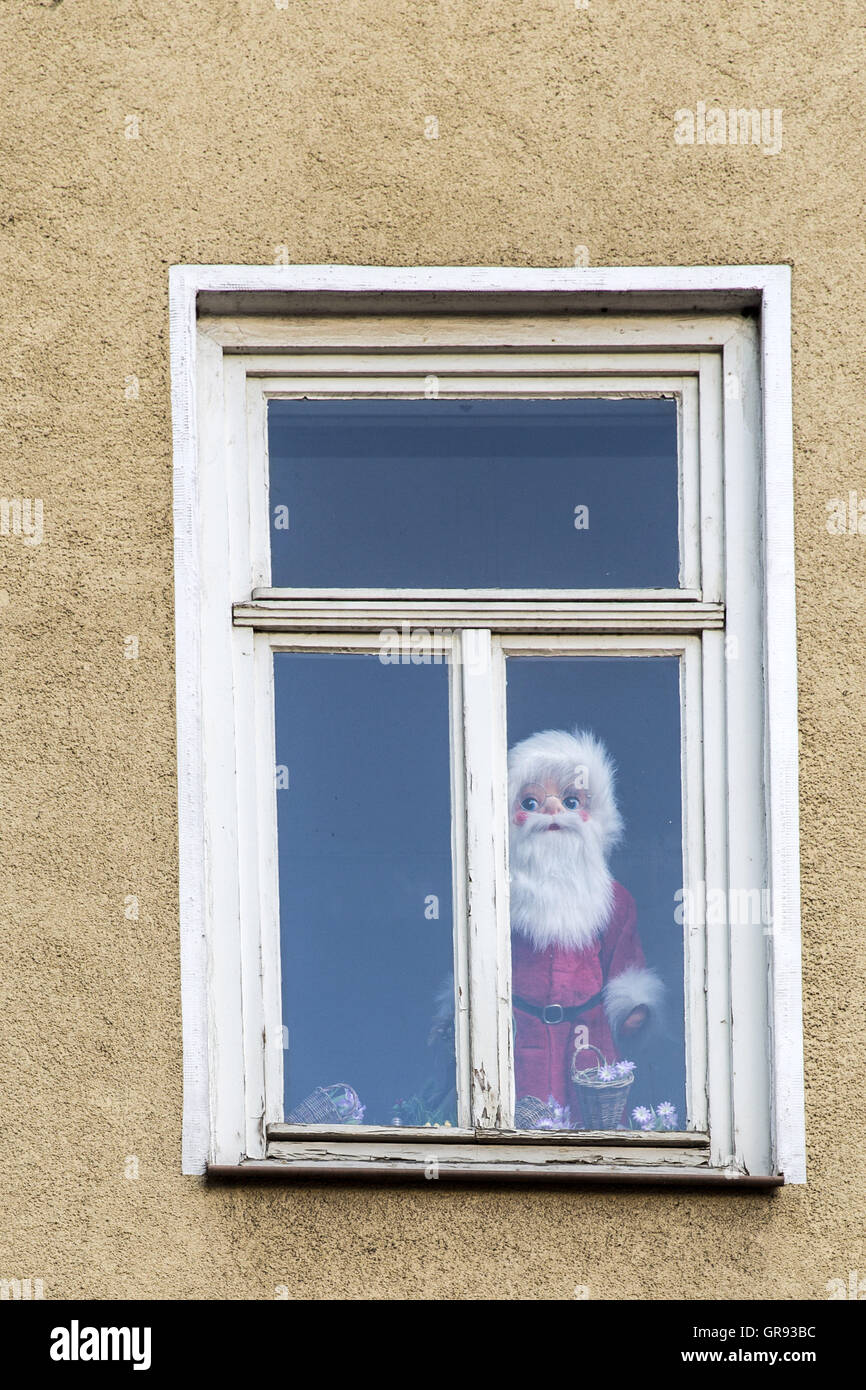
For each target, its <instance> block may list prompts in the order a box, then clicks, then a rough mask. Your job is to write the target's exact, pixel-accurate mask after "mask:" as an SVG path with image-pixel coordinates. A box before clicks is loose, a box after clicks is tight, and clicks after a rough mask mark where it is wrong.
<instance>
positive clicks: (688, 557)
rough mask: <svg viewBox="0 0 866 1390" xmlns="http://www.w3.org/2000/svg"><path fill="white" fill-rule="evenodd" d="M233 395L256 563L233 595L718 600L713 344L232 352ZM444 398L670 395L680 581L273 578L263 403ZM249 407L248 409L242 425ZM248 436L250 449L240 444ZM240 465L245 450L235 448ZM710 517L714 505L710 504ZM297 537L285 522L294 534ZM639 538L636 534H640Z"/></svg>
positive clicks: (716, 364)
mask: <svg viewBox="0 0 866 1390" xmlns="http://www.w3.org/2000/svg"><path fill="white" fill-rule="evenodd" d="M224 371H225V386H226V400H227V403H228V406H229V410H230V412H231V415H232V420H233V422H235V421H236V427H235V429H234V431H233V437H234V439H235V441H236V444H237V446H238V452H239V455H240V453H241V452H245V453H246V459H244V461H243V462H244V464H245V465H247V466H248V469H249V474H248V476H249V517H250V550H249V562H250V571H249V576H248V580H247V585H246V588H245V591H244V592H242V593H239V594H238V595H237V596H236V599H235V601H236V602H245V601H246V602H249V601H250V600H253V601H255V602H262V603H272V602H274V601H278V600H280V599H284V600H292V601H298V602H300V601H302V600H304V599H306V598H313V599H318V600H325V601H327V602H328V603H329V604H330V605H331V606H333V603H334V602H335V601H342V600H345V601H347V602H349V603H351V604H352V605H353V606H354V605H356V604H359V603H363V602H364V601H365V600H367V599H373V598H376V597H379V598H381V597H382V596H383V595H384V594H388V595H389V596H390V597H393V598H394V599H397V598H403V599H406V600H422V601H423V600H426V599H430V598H434V597H441V598H443V599H445V598H448V599H452V598H455V597H458V596H460V597H463V598H466V599H471V600H473V601H478V600H481V599H484V598H490V599H495V601H496V602H497V604H501V603H503V602H506V601H508V600H509V599H515V598H520V599H524V600H526V601H533V600H537V599H539V598H542V597H548V598H549V597H550V596H551V595H552V594H556V595H557V596H558V597H561V598H563V599H569V598H573V599H575V600H576V599H584V600H585V599H591V598H593V597H597V598H598V599H599V600H602V601H608V602H610V601H614V600H623V601H630V600H638V599H640V600H644V601H651V600H655V601H660V600H663V599H670V600H675V601H677V602H681V601H683V600H702V599H704V600H706V601H709V602H714V603H718V602H719V601H720V589H721V567H720V559H721V549H722V546H721V541H720V538H719V537H718V536H716V535H714V534H712V530H713V526H715V527H716V528H717V527H718V524H719V518H720V511H719V509H718V508H716V509H715V515H714V519H713V520H712V521H711V522H710V523H709V525H708V524H707V522H706V521H705V520H702V499H706V502H707V505H708V506H709V507H710V508H712V503H713V498H714V496H715V497H718V496H719V491H720V487H719V482H720V462H719V452H720V423H719V419H720V395H721V393H720V379H721V362H720V357H719V354H718V353H717V352H704V353H688V352H679V353H653V354H648V355H647V356H646V357H644V356H643V355H642V356H641V357H640V358H636V357H635V355H634V354H626V353H604V354H599V353H587V352H583V353H560V352H552V351H548V352H545V353H543V354H532V353H517V352H511V353H493V352H490V351H487V352H485V353H483V354H453V353H443V352H438V353H430V352H427V353H417V352H414V353H413V352H407V353H403V354H398V355H394V356H393V357H389V356H387V355H382V354H375V355H374V354H366V355H361V354H342V355H340V356H338V357H337V356H334V355H333V354H331V355H328V354H319V353H313V352H311V353H307V354H304V355H303V356H296V357H291V356H288V357H285V358H276V357H271V356H268V357H262V356H258V355H253V356H249V357H248V356H243V357H241V356H235V357H230V358H226V359H225V366H224ZM431 377H432V378H433V379H435V381H436V391H437V397H438V399H440V400H446V399H457V400H459V399H468V400H471V399H476V400H484V399H491V398H493V399H495V398H502V397H509V396H510V397H512V398H517V399H528V398H540V399H545V398H547V399H563V398H575V399H579V400H586V401H590V400H592V399H594V398H595V399H598V398H604V397H607V398H611V397H613V398H616V397H626V398H628V397H632V398H641V397H644V398H647V397H653V396H664V397H669V398H672V399H673V400H674V401H675V402H676V406H677V416H678V420H677V448H678V455H679V457H678V497H677V499H676V505H677V511H678V515H677V534H678V540H679V576H678V577H679V583H678V585H676V586H675V587H671V588H662V587H658V586H650V585H647V586H645V587H639V588H632V589H622V588H616V587H611V586H607V587H605V586H603V585H601V584H598V585H592V586H587V587H582V588H569V587H568V585H567V584H564V585H561V586H560V585H557V586H556V588H542V589H537V588H536V589H525V588H524V589H507V588H495V589H484V588H481V589H477V588H476V589H467V588H461V589H456V588H454V587H453V586H444V587H441V588H436V589H430V588H423V587H414V586H406V585H401V586H399V587H396V588H394V587H387V588H384V587H379V588H376V589H370V588H369V587H368V588H363V587H360V586H358V587H350V588H314V587H312V586H305V587H300V586H297V587H293V588H286V587H280V588H276V587H274V586H273V585H272V582H271V563H270V549H271V547H270V537H271V521H272V517H271V512H270V508H271V505H272V503H273V502H274V501H276V500H278V499H271V498H270V497H269V490H268V483H269V468H268V407H269V404H270V403H271V402H273V401H279V400H281V399H282V400H291V399H302V398H307V399H309V398H318V399H328V398H331V399H341V400H346V399H352V398H355V399H359V400H364V399H366V400H373V399H376V398H382V397H385V398H390V399H401V398H402V399H413V398H415V399H419V400H425V399H429V386H428V383H429V381H430V379H431ZM242 416H245V420H246V429H244V423H243V420H242ZM244 435H246V449H245V450H244V448H243V446H244ZM239 463H240V458H239ZM711 515H712V513H711ZM289 535H290V532H289ZM634 540H635V544H637V543H638V541H639V537H638V536H635V538H634Z"/></svg>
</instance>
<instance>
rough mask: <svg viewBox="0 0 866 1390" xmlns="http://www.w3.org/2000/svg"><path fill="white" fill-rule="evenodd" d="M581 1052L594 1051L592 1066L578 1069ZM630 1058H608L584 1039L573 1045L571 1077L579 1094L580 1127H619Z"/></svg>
mask: <svg viewBox="0 0 866 1390" xmlns="http://www.w3.org/2000/svg"><path fill="white" fill-rule="evenodd" d="M581 1052H594V1053H595V1054H596V1056H597V1057H598V1062H597V1064H596V1066H594V1067H584V1068H580V1069H578V1068H577V1066H576V1063H577V1058H578V1056H579V1055H580V1053H581ZM635 1071H636V1067H635V1064H634V1062H629V1061H625V1060H623V1061H621V1062H609V1061H608V1060H607V1058H606V1057H605V1055H604V1053H603V1052H601V1051H599V1049H598V1048H597V1047H595V1046H593V1044H592V1043H588V1044H586V1045H585V1046H583V1047H577V1046H576V1047H575V1053H574V1059H573V1062H572V1073H571V1079H572V1081H573V1082H574V1084H575V1086H576V1087H577V1090H578V1094H579V1096H580V1108H581V1111H582V1113H583V1121H584V1122H583V1125H582V1126H581V1128H584V1129H599V1130H603V1129H620V1128H621V1127H622V1125H623V1122H624V1120H625V1108H626V1101H627V1099H628V1093H629V1090H630V1089H631V1086H632V1083H633V1081H634V1074H635Z"/></svg>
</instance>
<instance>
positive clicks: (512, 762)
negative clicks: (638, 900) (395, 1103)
mask: <svg viewBox="0 0 866 1390" xmlns="http://www.w3.org/2000/svg"><path fill="white" fill-rule="evenodd" d="M508 798H509V807H510V810H509V845H510V867H511V929H512V937H511V940H512V947H511V950H512V956H511V959H512V1004H513V1009H514V1015H513V1017H514V1070H515V1095H516V1097H517V1099H518V1115H519V1113H520V1108H521V1107H520V1100H521V1098H526V1097H536V1098H538V1099H540V1100H542V1101H544V1102H547V1101H548V1100H549V1099H550V1098H551V1097H552V1098H553V1100H554V1102H555V1103H556V1105H557V1107H562V1109H563V1110H564V1109H565V1107H568V1108H569V1109H570V1116H571V1126H572V1127H573V1128H578V1129H580V1128H583V1127H585V1126H584V1122H583V1118H582V1116H581V1112H580V1101H579V1097H578V1093H577V1090H576V1088H575V1086H574V1084H573V1083H572V1080H571V1071H572V1066H573V1063H575V1062H576V1066H577V1068H587V1067H591V1066H593V1065H595V1063H596V1062H597V1061H598V1057H597V1054H596V1053H594V1052H591V1051H589V1050H586V1049H587V1044H592V1045H593V1046H594V1047H596V1048H598V1049H599V1050H600V1051H601V1052H602V1053H604V1056H605V1058H606V1059H607V1061H608V1062H610V1063H612V1062H615V1061H616V1060H617V1059H620V1058H621V1057H622V1056H623V1054H624V1053H625V1055H626V1056H627V1055H628V1051H629V1050H630V1048H631V1046H632V1045H633V1044H634V1043H635V1042H637V1041H638V1040H639V1039H641V1038H643V1037H645V1036H646V1034H647V1032H648V1029H649V1025H650V1023H651V1021H652V1020H653V1018H654V1017H655V1016H656V1015H657V1013H658V1010H659V1008H660V1005H661V999H662V993H663V987H662V984H661V981H660V980H659V978H658V976H657V975H656V974H655V973H654V972H653V971H652V970H650V969H648V968H647V966H646V961H645V959H644V954H643V950H642V949H641V944H640V939H639V937H638V933H637V926H636V913H635V905H634V900H633V898H632V896H631V894H630V893H629V892H628V891H627V890H626V889H625V888H623V886H622V884H620V883H617V882H616V881H615V880H614V879H613V877H612V876H611V873H610V870H609V868H608V864H607V858H608V854H609V852H610V850H611V848H612V847H613V845H614V844H615V843H616V841H617V840H618V838H619V836H620V834H621V831H622V821H621V819H620V815H619V811H618V810H617V806H616V800H615V797H614V786H613V767H612V764H611V761H610V758H609V757H608V755H607V753H606V751H605V749H604V747H603V746H602V744H601V743H600V742H599V741H598V739H596V738H595V737H594V736H593V735H592V734H590V733H586V732H582V731H580V730H575V732H574V733H573V734H570V733H566V732H564V731H562V730H554V729H548V730H546V731H545V732H543V733H537V734H533V735H532V737H531V738H527V739H524V740H523V742H522V743H518V744H517V745H516V746H515V747H514V748H512V749H511V751H510V752H509V755H508ZM518 1123H519V1120H518Z"/></svg>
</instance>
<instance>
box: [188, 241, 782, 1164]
mask: <svg viewBox="0 0 866 1390" xmlns="http://www.w3.org/2000/svg"><path fill="white" fill-rule="evenodd" d="M173 277H174V278H173V289H172V295H173V299H172V313H173V323H172V332H173V370H174V386H175V396H174V412H175V448H176V482H177V489H176V497H177V503H176V563H177V611H178V728H179V771H180V833H181V917H182V921H181V925H182V948H183V957H182V970H183V990H184V1045H185V1116H184V1119H185V1156H184V1165H185V1170H186V1171H195V1172H198V1171H202V1170H203V1169H204V1168H205V1167H207V1169H208V1171H211V1172H225V1171H227V1170H229V1169H234V1170H237V1171H248V1172H249V1173H251V1174H253V1173H266V1174H269V1175H271V1176H274V1175H281V1174H288V1175H300V1176H305V1175H308V1174H311V1173H312V1174H315V1173H325V1172H328V1173H330V1172H333V1173H335V1174H338V1175H339V1174H358V1173H362V1174H367V1175H370V1176H374V1177H375V1176H409V1177H412V1176H425V1175H426V1176H443V1177H451V1178H458V1177H462V1178H493V1177H501V1178H506V1179H509V1180H512V1179H514V1178H516V1177H528V1178H536V1179H544V1178H554V1179H557V1180H563V1179H579V1180H582V1181H588V1180H593V1179H595V1180H603V1181H613V1180H618V1179H625V1180H628V1181H654V1182H677V1181H682V1182H686V1181H688V1182H706V1183H712V1182H714V1181H719V1182H723V1183H730V1182H739V1183H742V1184H746V1185H758V1186H760V1185H764V1186H766V1185H770V1184H773V1183H778V1182H780V1181H782V1180H785V1181H789V1182H791V1181H794V1182H797V1181H803V1180H804V1171H803V1157H802V1155H803V1135H802V1123H803V1121H802V1111H803V1107H802V1044H801V1037H800V1018H799V1009H800V1004H799V916H798V912H799V901H798V874H797V831H796V824H797V819H796V818H797V791H796V748H797V744H796V697H795V681H794V673H795V662H794V622H793V578H792V568H791V557H792V516H791V455H790V448H791V441H790V401H789V394H788V393H789V364H788V355H787V353H788V348H787V337H788V326H787V324H788V320H787V313H788V309H787V305H788V279H787V271H786V270H784V268H783V269H779V268H758V269H757V270H747V271H722V270H714V271H605V272H588V271H576V272H571V271H568V272H547V271H531V272H520V271H513V272H497V271H472V272H470V271H466V272H460V271H441V272H437V271H428V272H423V271H417V272H411V271H402V272H399V271H374V270H363V269H361V270H347V269H323V270H316V269H314V268H294V267H286V268H270V269H267V270H255V269H251V270H243V269H241V270H238V269H237V268H226V269H225V270H224V271H221V270H200V269H196V268H194V267H188V268H180V269H178V270H176V271H174V272H173Z"/></svg>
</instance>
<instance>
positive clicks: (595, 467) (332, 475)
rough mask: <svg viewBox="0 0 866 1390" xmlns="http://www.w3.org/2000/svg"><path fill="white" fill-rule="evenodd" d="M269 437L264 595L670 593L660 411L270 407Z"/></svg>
mask: <svg viewBox="0 0 866 1390" xmlns="http://www.w3.org/2000/svg"><path fill="white" fill-rule="evenodd" d="M268 424H269V457H270V516H271V570H272V583H273V584H274V585H277V586H283V585H285V586H289V587H298V588H329V587H333V588H373V589H379V588H529V589H533V588H555V589H573V588H610V587H616V588H659V587H661V588H675V587H676V586H677V585H678V583H679V579H678V574H679V510H678V495H679V476H678V461H677V410H676V402H675V401H674V400H672V399H650V400H637V399H628V400H613V399H594V400H591V399H590V400H587V399H584V400H517V399H513V398H512V399H507V400H505V399H500V400H471V401H469V400H443V399H439V400H374V399H366V400H298V401H286V400H281V401H272V402H271V403H270V406H269V414H268Z"/></svg>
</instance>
